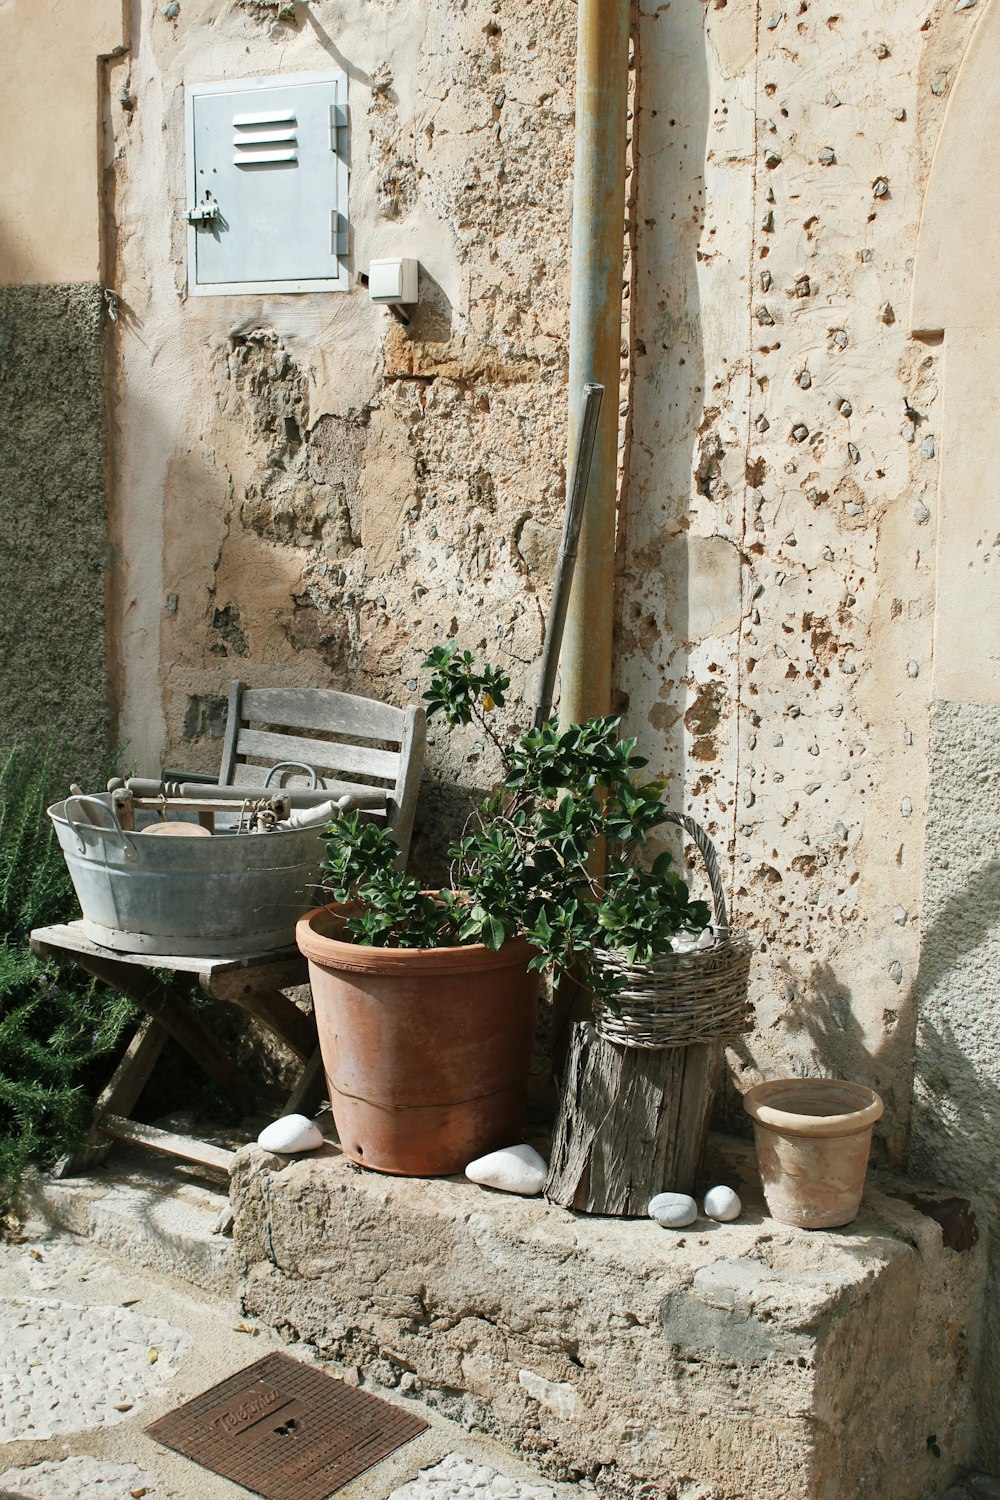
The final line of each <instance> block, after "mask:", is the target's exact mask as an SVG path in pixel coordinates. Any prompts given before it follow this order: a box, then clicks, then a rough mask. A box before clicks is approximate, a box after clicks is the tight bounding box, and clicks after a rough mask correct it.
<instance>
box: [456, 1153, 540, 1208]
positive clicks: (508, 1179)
mask: <svg viewBox="0 0 1000 1500" xmlns="http://www.w3.org/2000/svg"><path fill="white" fill-rule="evenodd" d="M465 1175H466V1177H467V1178H468V1179H469V1181H470V1182H478V1184H479V1186H480V1187H491V1188H498V1189H499V1191H500V1192H501V1193H520V1194H521V1196H522V1197H524V1198H534V1197H537V1195H538V1194H539V1193H540V1192H541V1191H542V1188H543V1187H544V1186H545V1179H546V1178H547V1177H548V1175H549V1164H548V1162H547V1161H546V1160H545V1158H544V1156H539V1154H538V1152H537V1151H536V1150H535V1149H534V1147H532V1146H504V1147H503V1148H502V1149H501V1150H500V1151H491V1152H489V1154H488V1155H487V1156H477V1158H476V1160H475V1161H470V1162H469V1165H468V1166H467V1167H466V1169H465Z"/></svg>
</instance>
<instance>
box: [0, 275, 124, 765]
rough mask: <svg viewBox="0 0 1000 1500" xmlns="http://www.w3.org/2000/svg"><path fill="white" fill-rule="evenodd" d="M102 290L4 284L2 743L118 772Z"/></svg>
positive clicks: (0, 381)
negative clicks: (50, 742) (107, 600)
mask: <svg viewBox="0 0 1000 1500" xmlns="http://www.w3.org/2000/svg"><path fill="white" fill-rule="evenodd" d="M103 322H104V298H103V296H102V293H101V288H100V287H99V286H64V287H58V286H38V287H0V573H2V577H3V580H4V583H3V588H2V589H0V649H2V652H3V662H4V670H3V693H2V695H0V748H2V749H5V750H6V749H9V748H10V747H11V746H13V745H18V744H27V743H30V742H31V741H33V740H43V739H45V738H47V737H48V736H49V735H51V734H58V735H59V736H60V737H61V740H62V744H63V747H64V751H65V761H66V765H67V768H68V769H69V770H70V772H71V774H72V775H74V776H77V777H79V778H80V779H82V780H83V779H86V780H92V779H96V778H98V777H99V776H100V774H101V773H102V772H104V774H105V775H106V774H107V770H106V767H107V760H108V753H109V744H108V709H107V671H106V667H105V647H104V577H105V569H106V564H107V558H106V550H107V513H106V502H105V442H104V439H105V422H104V380H103V375H104V364H103V361H104V341H103Z"/></svg>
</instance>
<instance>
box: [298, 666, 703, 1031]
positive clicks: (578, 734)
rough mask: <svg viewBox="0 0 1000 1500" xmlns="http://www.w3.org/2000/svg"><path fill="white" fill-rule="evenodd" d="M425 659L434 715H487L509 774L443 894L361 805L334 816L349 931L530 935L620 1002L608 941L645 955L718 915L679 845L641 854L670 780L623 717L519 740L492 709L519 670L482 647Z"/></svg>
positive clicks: (404, 939) (418, 940)
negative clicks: (697, 893)
mask: <svg viewBox="0 0 1000 1500" xmlns="http://www.w3.org/2000/svg"><path fill="white" fill-rule="evenodd" d="M424 667H425V668H427V669H429V670H430V672H431V680H430V687H429V689H428V691H427V692H426V693H425V694H424V699H425V701H426V702H427V705H428V717H432V716H434V715H435V714H440V715H441V716H442V717H443V718H445V719H446V720H447V721H448V723H450V724H468V723H470V722H472V721H473V720H475V721H477V722H478V723H479V724H480V726H481V727H482V728H483V729H484V730H485V731H486V732H487V733H488V734H489V735H490V737H491V738H492V739H493V740H494V743H495V744H496V745H497V746H498V748H499V750H500V753H501V759H502V767H503V775H502V778H501V780H500V783H499V785H498V786H497V788H496V790H495V791H494V792H493V793H492V794H491V795H490V796H489V797H488V798H487V799H486V800H485V801H484V802H483V804H482V806H481V807H480V809H479V811H478V813H477V814H476V815H475V816H474V817H473V819H472V820H470V823H469V825H468V826H467V827H466V829H465V831H464V833H463V835H462V837H461V838H460V839H459V840H458V841H457V842H456V843H455V844H453V845H452V847H451V848H450V850H449V851H448V856H449V859H450V861H451V885H450V887H449V888H447V889H445V890H441V891H438V892H436V893H428V892H427V891H424V890H423V889H422V888H421V884H420V881H419V880H418V879H417V878H416V877H414V876H412V875H406V874H404V873H403V872H402V871H401V870H399V869H398V868H397V850H396V847H395V845H394V843H393V841H392V838H391V836H390V835H389V834H388V833H387V832H386V831H385V830H384V829H381V828H379V827H378V826H376V825H374V824H372V823H366V822H364V821H363V819H362V817H361V816H360V815H359V814H358V813H356V812H350V813H345V814H342V815H341V816H340V817H338V818H336V819H335V820H334V821H333V822H332V823H331V824H330V826H329V828H328V830H327V834H326V843H327V855H328V857H327V860H326V862H325V864H324V866H323V869H324V873H325V876H326V880H327V887H328V889H329V892H330V894H331V895H332V897H333V899H334V900H336V901H338V902H346V903H351V906H350V910H349V913H348V915H347V918H346V933H347V935H348V936H349V938H350V939H351V940H352V941H354V942H356V943H360V944H362V945H366V946H373V947H394V948H436V947H446V946H455V945H461V944H464V943H483V944H485V945H486V947H488V948H491V949H493V950H496V949H499V948H500V947H501V946H502V945H503V944H504V943H505V942H508V941H510V940H511V939H512V938H515V937H522V938H527V940H528V941H529V942H530V943H531V944H532V945H533V946H534V947H535V948H536V949H537V953H536V956H535V958H534V959H533V960H532V967H534V968H538V969H545V968H553V969H555V970H556V971H565V970H567V969H569V968H570V966H575V968H576V969H577V970H578V971H580V970H582V972H583V974H584V976H585V977H586V978H587V980H588V981H589V982H590V983H591V984H592V985H593V986H594V988H596V989H598V990H600V991H601V992H603V993H604V994H605V995H606V996H607V998H608V999H609V1000H610V1001H611V1002H612V1003H613V993H611V987H612V986H613V985H614V984H615V982H616V981H615V979H614V978H612V977H610V976H609V975H606V974H605V973H604V971H603V970H602V971H600V972H597V971H595V970H593V969H592V968H591V965H590V962H589V959H590V955H591V954H592V953H593V952H594V951H595V950H601V949H615V950H621V951H623V952H625V953H626V954H627V955H628V957H629V959H630V961H631V962H636V961H639V962H644V961H647V960H649V959H652V958H655V957H657V956H658V955H660V954H663V953H666V952H669V951H670V947H671V939H672V938H673V937H675V936H676V935H677V934H679V933H698V932H701V931H702V930H703V929H704V928H705V927H706V926H707V925H708V923H709V921H710V919H711V912H710V910H709V907H708V905H707V904H706V903H705V902H704V901H697V900H692V899H691V896H690V894H689V892H688V888H687V886H686V885H685V883H684V881H683V880H682V879H681V878H680V876H679V875H678V874H677V873H676V872H675V871H674V870H673V868H672V865H671V858H670V855H669V854H668V853H662V854H660V855H658V856H657V858H656V859H654V860H653V861H652V863H651V864H650V865H649V866H646V865H644V864H643V863H641V861H640V860H639V858H638V854H639V852H640V851H641V849H642V846H643V845H644V844H645V843H646V841H647V838H648V836H649V834H650V833H651V832H652V831H653V829H655V828H657V827H659V826H660V825H661V824H662V823H663V822H664V821H665V819H666V815H667V812H666V808H665V806H664V803H663V793H664V791H665V789H666V783H665V782H663V781H654V780H649V781H644V780H642V779H641V777H640V775H639V773H640V772H641V770H642V768H643V767H644V766H645V765H646V761H645V760H644V758H643V757H642V756H640V755H637V754H636V741H635V740H634V739H625V740H622V739H619V737H618V731H619V727H620V721H619V720H618V719H617V718H600V719H589V720H587V722H585V723H582V724H572V725H570V726H569V727H568V728H567V729H564V730H560V729H559V728H558V727H557V725H556V724H555V723H554V722H550V723H547V724H544V725H542V726H541V727H540V728H537V729H531V730H529V731H528V732H527V733H526V734H522V735H521V736H520V737H519V738H518V739H517V740H516V741H515V742H514V743H513V744H509V745H505V744H503V743H502V742H501V740H500V739H499V738H498V737H497V736H496V735H495V734H494V733H493V730H492V728H491V725H490V724H489V722H488V715H489V714H490V713H491V712H492V710H493V708H494V707H498V706H502V705H503V703H504V701H505V694H506V692H507V690H508V689H509V687H510V680H509V678H508V677H507V675H506V673H504V672H502V671H499V670H498V669H497V668H495V667H484V668H482V669H477V667H476V664H475V662H474V660H473V658H472V655H471V653H469V652H468V651H461V652H460V651H459V650H458V649H457V647H456V646H455V644H454V643H452V644H451V645H448V646H439V647H435V649H434V650H433V651H432V652H431V653H430V655H429V656H428V657H427V659H426V661H425V662H424ZM599 841H600V842H603V844H604V845H605V847H606V849H607V855H608V858H607V869H606V872H605V874H604V875H603V876H602V878H601V880H600V881H597V880H595V879H594V877H593V875H592V874H591V871H590V869H589V863H590V861H591V856H592V853H593V851H594V848H595V846H596V845H597V844H598V842H599Z"/></svg>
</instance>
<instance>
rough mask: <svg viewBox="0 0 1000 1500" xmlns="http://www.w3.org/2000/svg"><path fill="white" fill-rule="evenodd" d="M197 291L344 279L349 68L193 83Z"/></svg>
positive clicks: (286, 288) (193, 279)
mask: <svg viewBox="0 0 1000 1500" xmlns="http://www.w3.org/2000/svg"><path fill="white" fill-rule="evenodd" d="M186 105H187V190H188V200H187V204H186V209H185V218H186V219H187V221H188V291H189V292H192V293H194V294H195V295H200V296H218V295H224V294H229V295H233V294H234V293H239V292H333V291H346V290H347V285H348V278H347V232H348V220H347V180H348V152H347V77H346V75H345V74H344V73H289V74H286V75H285V76H284V77H280V76H279V77H277V78H246V79H239V80H238V81H235V82H229V83H195V84H189V85H188V86H187V89H186Z"/></svg>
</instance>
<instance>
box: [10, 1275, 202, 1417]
mask: <svg viewBox="0 0 1000 1500" xmlns="http://www.w3.org/2000/svg"><path fill="white" fill-rule="evenodd" d="M0 1327H2V1328H3V1330H4V1341H3V1351H2V1353H0V1442H4V1443H7V1442H12V1441H13V1440H14V1439H15V1438H49V1437H55V1436H56V1434H57V1433H60V1432H77V1431H79V1430H80V1429H81V1428H83V1429H86V1428H90V1427H104V1426H111V1425H113V1424H115V1423H118V1422H123V1421H124V1420H125V1418H126V1416H127V1415H128V1413H129V1412H130V1411H137V1410H138V1409H139V1408H140V1407H142V1406H143V1405H144V1404H145V1402H146V1401H147V1400H148V1399H149V1397H150V1396H151V1395H152V1394H153V1393H154V1392H155V1391H156V1390H157V1388H158V1387H159V1386H161V1385H163V1384H164V1382H165V1381H167V1380H169V1379H170V1378H171V1376H173V1375H175V1374H176V1373H177V1367H178V1363H179V1361H180V1359H181V1358H182V1357H183V1355H184V1354H186V1353H187V1351H188V1349H189V1348H190V1346H191V1340H190V1338H189V1337H188V1335H187V1334H186V1333H182V1332H181V1331H180V1330H179V1329H177V1328H172V1327H171V1326H170V1324H169V1323H166V1322H164V1320H163V1319H162V1318H150V1317H145V1316H143V1315H142V1314H141V1313H135V1312H133V1310H132V1309H131V1308H128V1307H115V1306H114V1305H113V1304H111V1303H103V1304H100V1305H98V1306H96V1307H79V1306H77V1305H75V1304H74V1303H71V1302H61V1301H57V1300H56V1299H54V1298H41V1297H8V1298H5V1299H4V1300H3V1301H0Z"/></svg>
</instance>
